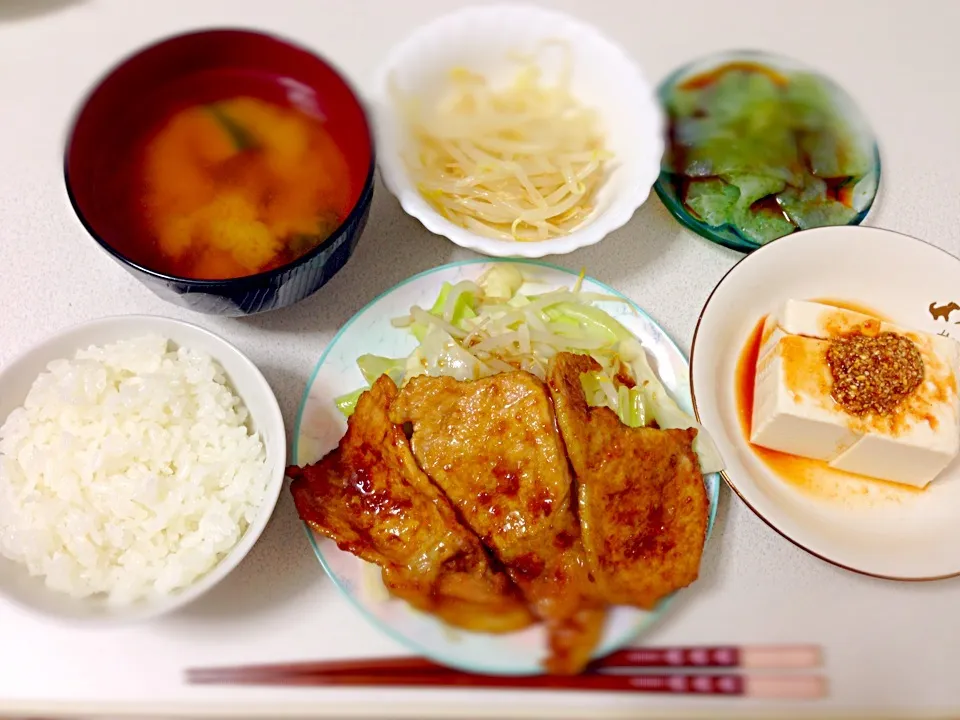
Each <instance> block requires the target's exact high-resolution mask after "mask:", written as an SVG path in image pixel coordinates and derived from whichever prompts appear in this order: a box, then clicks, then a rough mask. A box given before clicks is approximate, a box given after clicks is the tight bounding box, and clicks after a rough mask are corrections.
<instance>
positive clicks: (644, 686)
mask: <svg viewBox="0 0 960 720" xmlns="http://www.w3.org/2000/svg"><path fill="white" fill-rule="evenodd" d="M188 679H189V681H190V682H192V683H198V684H207V683H227V684H241V685H246V684H255V685H295V686H317V687H322V686H326V687H356V686H376V687H406V688H416V687H420V688H424V687H436V688H439V687H443V688H457V687H460V688H467V687H468V688H496V689H502V690H516V689H527V690H578V691H606V692H635V693H667V694H674V695H725V696H729V697H754V698H767V699H774V698H775V699H781V700H786V699H791V700H814V699H817V698H821V697H823V696H824V695H825V694H826V689H827V685H826V680H825V679H824V678H823V677H822V676H819V675H734V674H704V673H698V674H659V675H650V674H641V675H624V674H613V673H586V674H583V675H572V676H563V675H532V676H509V675H508V676H499V675H472V674H469V673H463V672H458V671H447V670H444V671H442V672H433V671H426V670H421V671H411V670H404V671H400V672H394V673H378V672H362V671H354V672H328V673H301V674H289V675H281V674H277V675H275V676H273V677H269V676H266V675H263V676H259V677H244V676H241V675H234V676H232V677H229V678H227V677H225V676H221V677H219V678H217V679H213V677H207V678H205V677H204V676H203V675H202V674H193V673H191V674H189V675H188Z"/></svg>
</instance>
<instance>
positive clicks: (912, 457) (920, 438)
mask: <svg viewBox="0 0 960 720" xmlns="http://www.w3.org/2000/svg"><path fill="white" fill-rule="evenodd" d="M948 410H949V409H948V408H943V409H941V411H940V413H938V414H940V415H941V416H942V418H943V420H944V421H946V422H948V423H949V426H948V428H947V431H946V432H938V430H939V426H938V427H937V429H934V427H933V426H932V425H931V424H930V423H929V422H926V421H920V422H917V423H913V424H912V425H911V426H910V427H909V428H906V429H905V430H904V431H902V432H900V433H898V434H897V435H895V436H891V435H887V434H883V433H876V432H868V433H866V434H865V435H864V436H863V437H862V438H860V440H859V441H858V442H857V443H856V444H855V445H854V446H853V447H851V448H849V449H847V450H846V451H844V452H842V453H841V454H840V455H838V456H837V457H835V458H834V459H833V460H831V461H830V467H832V468H836V469H837V470H845V471H846V472H851V473H856V474H857V475H866V476H867V477H874V478H879V479H881V480H890V481H891V482H897V483H901V484H903V485H913V486H915V487H919V488H922V487H926V486H927V485H929V484H930V483H931V482H933V480H935V479H936V477H937V475H939V474H940V473H941V472H943V469H944V468H945V467H946V466H947V465H949V464H950V463H951V462H952V461H953V459H954V458H955V457H956V456H957V453H958V452H960V436H958V434H957V424H956V415H955V414H953V417H952V418H951V417H947V415H948V414H949V413H948Z"/></svg>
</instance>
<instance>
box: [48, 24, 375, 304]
mask: <svg viewBox="0 0 960 720" xmlns="http://www.w3.org/2000/svg"><path fill="white" fill-rule="evenodd" d="M212 35H235V36H236V37H237V38H238V39H239V38H242V37H246V38H255V39H259V40H266V41H269V42H272V43H275V44H277V45H279V46H281V47H283V48H284V49H286V50H292V51H295V52H299V53H302V54H304V55H305V56H306V57H308V58H309V59H310V60H311V61H313V62H316V63H319V64H321V65H323V66H324V67H325V68H326V69H327V70H329V71H330V72H332V73H333V74H334V75H335V76H336V78H337V80H338V81H339V82H340V83H341V84H342V85H343V87H344V88H345V89H346V91H347V92H348V93H349V95H350V97H351V99H352V100H353V101H354V102H355V103H356V106H357V109H358V110H359V114H360V117H361V118H362V119H363V122H364V127H363V131H364V132H363V138H364V141H365V145H366V148H367V149H368V151H369V154H370V162H369V165H368V167H367V170H366V176H365V178H364V181H363V185H362V187H361V188H360V191H359V192H358V193H357V194H356V199H355V200H354V202H353V206H352V207H351V209H350V212H349V213H348V214H347V216H346V218H345V219H344V220H343V222H342V223H340V225H338V226H337V228H336V229H335V230H334V231H333V232H332V233H330V236H329V237H328V238H327V239H326V240H324V241H323V242H322V243H320V244H319V245H317V247H315V248H313V249H312V250H310V251H309V252H308V253H306V254H304V255H301V256H300V257H298V258H297V259H296V260H293V261H291V262H288V263H285V264H284V265H281V266H280V267H278V268H274V269H272V270H267V271H265V272H260V273H256V274H254V275H243V276H240V277H236V278H225V279H216V280H205V279H197V278H189V277H183V276H180V275H173V274H170V273H164V272H161V271H159V270H155V269H153V268H151V267H149V266H147V265H144V264H142V263H139V262H137V261H135V260H133V259H132V258H130V257H128V256H127V255H126V254H124V253H123V252H121V251H120V250H118V249H117V248H115V247H114V246H113V245H112V244H111V243H110V242H108V241H107V240H106V239H105V238H103V237H102V236H101V235H100V232H99V231H98V230H97V229H96V228H95V227H94V226H93V224H92V223H91V222H90V220H89V219H88V218H87V216H86V215H85V214H84V212H83V210H82V208H81V206H80V202H79V201H78V200H77V197H76V195H75V191H74V185H73V182H72V180H71V174H70V156H71V153H72V151H73V149H74V141H75V135H76V132H77V127H78V125H79V123H80V121H81V119H82V118H83V116H84V113H85V112H87V111H88V109H89V107H90V103H91V101H92V100H94V98H95V96H96V95H97V94H98V92H100V91H101V89H102V88H103V87H104V86H105V85H106V84H108V83H109V82H111V80H113V79H114V78H115V76H116V75H117V73H118V72H120V71H121V70H122V69H123V68H125V67H127V66H128V65H129V64H130V63H131V62H133V61H135V60H136V59H138V58H140V57H141V56H143V55H145V54H147V53H151V52H156V51H157V50H158V49H159V48H161V47H163V46H165V45H168V44H171V43H175V42H182V41H185V40H187V39H191V38H193V39H199V38H201V37H210V36H212ZM375 175H376V153H375V147H374V140H373V132H372V127H371V123H370V116H369V113H368V112H367V110H366V108H365V105H364V102H363V100H362V99H361V97H360V95H359V94H358V93H357V91H356V90H355V89H354V87H353V85H352V84H351V83H350V81H349V80H347V78H346V76H345V75H344V74H343V73H342V72H341V71H340V70H339V69H338V68H337V67H336V65H334V64H333V63H331V62H329V61H328V60H326V59H325V58H323V57H321V56H319V55H318V54H317V53H315V52H314V51H312V50H310V49H309V48H307V47H304V46H303V45H300V44H299V43H297V42H294V41H291V40H289V39H287V38H285V37H282V36H280V35H276V34H274V33H268V32H261V31H257V30H248V29H246V28H230V27H222V28H221V27H217V28H207V29H203V30H195V31H191V32H186V33H177V34H175V35H168V36H166V37H163V38H160V39H158V40H156V41H154V42H152V43H150V44H149V45H146V46H142V47H140V48H138V49H136V50H134V51H133V52H131V53H129V54H128V55H126V56H125V57H123V58H122V59H121V60H120V61H119V62H117V63H116V64H114V65H113V66H112V67H110V68H109V69H108V70H107V71H106V72H105V73H104V74H103V75H101V76H100V77H99V78H98V79H97V80H96V81H94V83H93V85H92V87H91V88H90V90H89V91H88V92H87V93H86V95H84V97H83V98H82V99H81V101H80V103H79V105H78V107H77V110H76V111H75V112H74V115H73V117H72V119H71V121H70V123H69V124H68V126H67V133H66V139H65V141H64V152H63V177H64V182H65V185H66V190H67V196H68V198H69V200H70V204H71V206H72V207H73V210H74V212H75V213H76V215H77V218H78V219H79V220H80V223H81V224H82V225H83V227H84V228H85V229H86V231H87V232H88V233H89V234H90V236H91V237H92V238H93V239H94V240H96V242H97V244H98V245H100V247H101V248H103V249H104V250H106V251H107V252H108V253H110V255H112V256H113V257H114V258H115V259H117V260H119V261H120V262H121V263H123V264H124V265H128V266H130V267H131V268H134V269H136V270H138V271H139V272H142V273H144V274H146V275H149V276H151V277H154V278H157V279H159V280H162V281H164V282H173V283H178V284H183V285H189V286H195V287H198V288H215V287H223V286H225V285H229V286H234V287H238V286H248V285H250V286H253V285H257V286H260V285H263V284H264V283H265V281H269V280H271V279H272V278H275V277H279V276H281V275H283V274H285V273H287V272H288V271H290V270H291V269H293V268H296V267H298V266H300V265H306V264H308V263H310V262H311V260H313V258H315V257H317V256H318V255H320V254H322V253H323V252H324V251H325V250H327V249H328V248H329V247H331V246H332V245H333V244H334V243H336V242H337V241H338V239H339V238H340V237H341V235H342V234H343V232H344V229H345V228H347V227H349V226H351V224H353V223H354V222H355V221H356V220H357V219H358V218H359V217H360V216H361V215H363V213H364V212H365V211H366V208H367V206H368V205H369V203H370V191H371V189H372V187H373V184H374V178H375Z"/></svg>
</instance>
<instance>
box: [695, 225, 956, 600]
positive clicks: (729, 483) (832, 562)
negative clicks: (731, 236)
mask: <svg viewBox="0 0 960 720" xmlns="http://www.w3.org/2000/svg"><path fill="white" fill-rule="evenodd" d="M846 228H849V229H850V230H861V229H863V230H877V231H880V232H884V233H890V234H892V235H899V236H900V237H902V238H906V239H907V240H911V241H913V242H918V243H922V244H924V245H928V246H930V247H931V248H933V249H935V250H939V251H940V252H942V253H943V254H944V255H946V256H947V257H949V258H950V259H952V260H954V261H958V260H960V258H957V256H955V255H953V254H952V253H950V252H949V251H947V250H944V249H943V248H941V247H938V246H937V245H934V244H933V243H930V242H927V241H926V240H921V239H920V238H915V237H913V236H912V235H907V234H906V233H901V232H896V231H895V230H887V229H886V228H879V227H870V226H835V227H834V229H836V230H839V231H844V230H845V229H846ZM794 235H798V236H802V235H803V232H802V231H801V232H798V233H794ZM784 239H786V238H779V239H778V240H773V241H772V242H769V243H767V244H766V245H761V246H760V247H758V248H757V249H756V250H754V251H753V252H751V253H750V254H749V255H745V256H744V257H742V258H741V259H740V260H738V261H737V262H736V263H735V264H734V265H733V267H731V268H730V269H729V270H727V271H726V272H725V273H724V274H723V277H721V278H720V280H719V281H717V284H716V285H714V286H713V290H711V291H710V294H709V295H708V296H707V300H706V302H704V303H703V307H702V308H700V314H699V315H698V316H697V325H696V327H695V328H694V330H693V340H692V341H691V343H690V402H691V403H692V404H693V415H694V417H695V418H696V420H697V422H698V423H700V424H701V425H702V424H703V423H702V421H701V420H700V409H699V407H698V405H697V389H696V386H695V385H694V382H693V367H694V365H693V363H694V359H695V355H696V349H697V335H699V333H700V324H701V323H702V322H703V315H704V313H706V311H707V308H708V307H709V306H710V301H711V300H713V296H714V295H715V294H716V292H717V290H719V289H720V286H721V285H723V283H724V282H725V281H726V280H727V278H728V277H729V276H730V274H731V273H732V272H733V271H734V270H736V269H737V268H738V267H739V266H740V264H741V263H743V262H746V261H747V260H749V259H750V258H751V257H753V256H754V255H756V254H757V253H759V252H763V250H764V249H766V248H768V247H771V246H772V245H774V244H776V243H777V242H778V241H779V240H784ZM720 477H722V478H723V481H724V482H725V483H726V484H727V487H729V488H730V489H731V490H732V491H733V492H734V494H735V495H736V496H737V497H738V498H740V500H741V501H742V502H743V504H744V505H746V506H747V507H748V508H750V510H751V511H752V512H753V514H754V515H756V516H757V517H758V518H760V519H761V520H762V521H763V522H764V523H765V524H766V525H767V526H768V527H769V528H770V529H771V530H773V531H774V532H776V533H777V534H778V535H779V536H780V537H782V538H784V539H785V540H787V541H789V542H790V543H791V544H793V545H794V546H796V547H798V548H800V549H801V550H803V551H804V552H806V553H809V554H810V555H813V556H814V557H815V558H817V559H819V560H823V561H824V562H826V563H829V564H830V565H833V566H834V567H838V568H842V569H843V570H849V571H850V572H853V573H856V574H858V575H864V576H866V577H872V578H878V579H880V580H893V581H895V582H905V583H923V582H933V581H936V580H948V579H950V578H955V577H960V570H957V571H956V572H952V573H948V574H946V575H930V576H925V577H900V576H897V575H882V574H880V573H872V572H869V571H867V570H860V569H859V568H855V567H852V566H850V565H844V564H843V563H842V562H840V561H838V560H833V559H831V558H828V557H826V556H825V555H821V554H820V553H818V552H816V551H814V550H811V549H810V548H808V547H807V546H806V545H804V544H803V543H801V542H800V541H798V540H795V539H794V538H792V537H790V536H789V535H787V534H786V533H785V532H783V531H782V530H781V529H780V528H778V527H777V526H776V525H775V524H774V523H773V522H772V521H771V520H769V519H768V518H766V517H765V516H764V515H763V514H762V513H761V512H760V511H759V510H757V509H756V508H755V507H754V506H753V505H751V504H750V502H749V501H748V500H747V499H746V498H745V497H744V496H743V494H742V493H741V492H740V491H739V490H738V489H737V486H736V484H735V483H734V482H733V480H732V479H731V477H730V475H729V474H728V472H727V470H726V468H724V469H723V470H721V471H720Z"/></svg>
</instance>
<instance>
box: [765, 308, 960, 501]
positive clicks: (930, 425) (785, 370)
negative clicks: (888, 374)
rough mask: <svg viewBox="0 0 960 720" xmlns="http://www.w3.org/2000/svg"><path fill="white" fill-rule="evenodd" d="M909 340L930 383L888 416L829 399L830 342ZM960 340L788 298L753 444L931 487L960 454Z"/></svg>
mask: <svg viewBox="0 0 960 720" xmlns="http://www.w3.org/2000/svg"><path fill="white" fill-rule="evenodd" d="M880 332H895V333H898V334H901V335H904V336H906V337H908V338H909V339H910V340H911V341H912V342H913V343H914V344H915V346H916V347H917V349H918V351H919V352H920V356H921V358H922V359H923V362H924V380H923V382H922V383H921V385H920V386H919V387H918V388H917V389H916V390H915V391H914V392H913V393H912V394H911V395H910V396H908V398H906V399H905V400H904V401H903V402H902V403H901V406H900V407H898V409H897V411H896V412H895V413H894V414H893V415H890V416H883V417H872V416H870V417H863V416H854V415H851V414H850V413H847V412H846V411H845V410H844V409H843V408H842V407H841V406H840V405H839V404H837V403H836V402H835V401H834V400H833V397H832V395H831V393H832V383H833V380H832V375H831V373H830V368H829V366H828V365H827V362H826V350H827V348H828V347H829V344H830V341H831V340H833V339H836V338H838V337H843V336H845V335H850V334H853V333H859V334H863V335H868V336H871V335H873V336H875V335H877V334H878V333H880ZM958 368H960V344H958V343H957V342H956V341H954V340H952V339H950V338H946V337H942V336H939V335H931V334H928V333H922V332H918V331H914V330H905V329H903V328H900V327H897V326H895V325H891V324H889V323H886V322H882V321H880V320H878V319H876V318H872V317H870V316H868V315H864V314H862V313H857V312H853V311H850V310H845V309H840V308H836V307H833V306H829V305H823V304H820V303H813V302H807V301H798V300H790V301H788V302H786V303H785V304H784V305H783V306H782V307H780V308H779V309H778V310H777V312H775V313H771V315H770V316H769V317H768V318H767V321H766V323H765V325H764V329H763V337H762V340H761V348H760V352H759V361H758V363H757V375H756V384H755V387H754V404H753V418H752V430H751V438H750V440H751V442H752V443H754V444H755V445H759V446H761V447H766V448H770V449H772V450H778V451H780V452H785V453H789V454H791V455H798V456H801V457H809V458H814V459H817V460H823V461H825V462H827V463H828V464H829V465H830V466H831V467H834V468H837V469H839V470H844V471H846V472H851V473H856V474H858V475H866V476H869V477H874V478H879V479H883V480H889V481H892V482H898V483H903V484H907V485H913V486H916V487H921V488H922V487H925V486H926V485H927V484H929V483H930V482H931V481H932V480H934V479H935V478H936V476H937V475H938V474H939V473H940V472H942V470H943V469H944V468H945V467H946V466H947V465H948V464H949V463H950V462H951V461H952V460H953V458H954V457H956V456H957V454H958V453H960V397H958V392H957V377H958Z"/></svg>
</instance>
